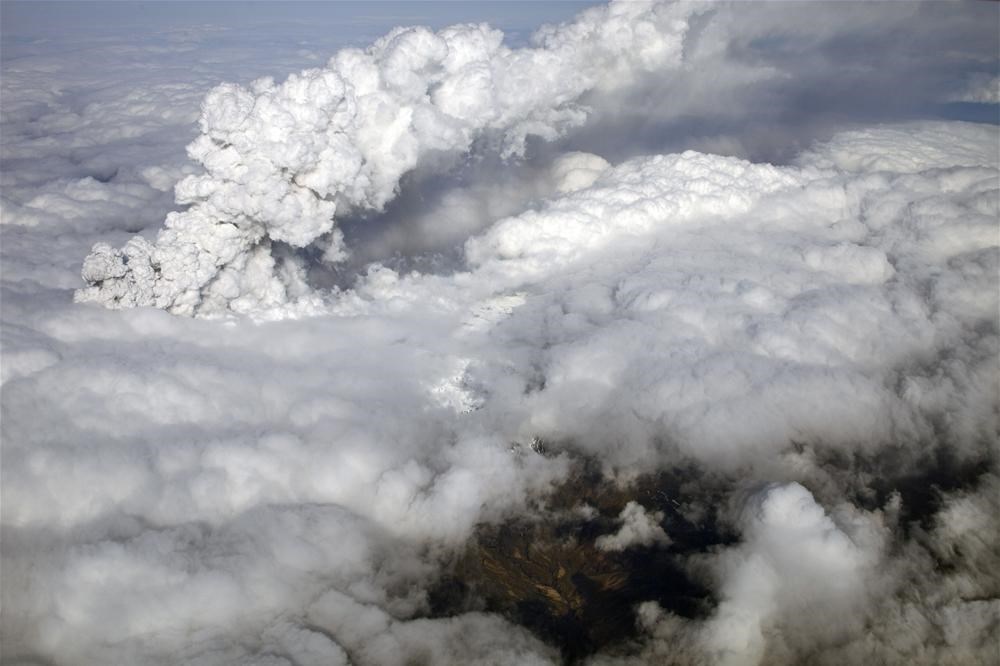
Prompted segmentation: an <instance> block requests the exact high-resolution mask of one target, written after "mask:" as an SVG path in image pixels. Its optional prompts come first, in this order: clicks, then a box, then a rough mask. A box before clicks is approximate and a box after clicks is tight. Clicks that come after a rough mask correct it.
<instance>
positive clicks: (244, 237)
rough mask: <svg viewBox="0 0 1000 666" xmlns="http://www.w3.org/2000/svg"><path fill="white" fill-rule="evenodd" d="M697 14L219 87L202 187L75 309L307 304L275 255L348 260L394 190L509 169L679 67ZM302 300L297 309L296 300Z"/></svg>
mask: <svg viewBox="0 0 1000 666" xmlns="http://www.w3.org/2000/svg"><path fill="white" fill-rule="evenodd" d="M695 11H697V9H696V8H693V7H691V6H687V5H683V4H678V5H674V4H671V5H664V4H655V3H650V2H617V3H613V4H611V5H609V6H607V7H600V8H594V9H591V10H588V11H586V12H584V13H582V14H581V15H580V16H579V17H578V18H577V19H576V20H574V21H572V22H570V23H567V24H563V25H560V26H557V27H551V28H548V29H543V30H542V31H541V32H539V34H538V35H536V37H535V41H536V46H535V47H534V48H526V49H516V50H512V49H510V48H508V47H506V46H504V44H503V34H502V33H501V32H499V31H497V30H493V29H491V28H489V27H488V26H487V25H485V24H480V25H458V26H453V27H449V28H445V29H444V30H441V31H440V32H437V33H434V32H431V31H430V30H428V29H426V28H419V27H418V28H398V29H395V30H393V31H392V32H390V33H389V34H387V35H386V36H384V37H382V38H381V39H379V40H378V41H376V42H375V43H374V44H373V45H372V46H371V47H369V48H368V49H367V50H364V51H361V50H358V49H345V50H343V51H340V52H339V53H337V54H336V55H335V56H334V57H333V58H331V60H330V62H329V63H328V65H327V67H326V68H324V69H313V70H307V71H303V72H301V73H300V74H298V75H292V76H290V77H289V78H288V79H287V80H286V81H285V82H283V83H280V84H278V83H275V82H274V81H273V80H272V79H270V78H264V79H260V80H258V81H255V82H254V83H253V84H251V86H250V87H249V88H243V87H241V86H238V85H233V84H223V85H220V86H218V87H217V88H216V89H214V90H213V91H212V92H211V93H209V95H208V96H207V97H206V99H205V101H204V103H203V106H202V116H201V129H202V132H203V133H202V135H201V136H200V137H199V138H198V139H196V140H195V141H194V142H193V143H192V144H191V145H190V146H189V147H188V153H189V154H190V156H191V158H192V159H194V160H196V161H197V162H199V163H200V164H201V165H203V166H204V168H205V173H204V174H202V175H197V176H190V177H188V178H185V179H184V180H182V181H181V182H180V183H178V185H177V188H176V195H177V202H178V203H180V204H189V205H190V208H188V209H187V210H185V211H183V212H179V213H171V214H170V215H168V217H167V220H166V228H165V229H164V230H163V231H162V232H161V233H160V235H159V237H158V238H157V240H156V243H155V244H150V243H149V242H147V241H146V240H145V239H143V238H141V237H136V238H133V239H132V240H131V241H129V242H128V243H127V244H126V245H125V247H124V248H122V249H120V250H118V249H114V248H111V247H110V246H108V245H106V244H98V245H95V246H94V248H93V251H92V253H91V255H90V256H89V257H87V259H86V261H85V262H84V266H83V272H82V274H83V278H84V280H85V281H86V282H87V283H88V285H89V286H88V287H86V288H85V289H82V290H80V291H79V292H78V293H77V295H76V298H77V300H78V301H97V302H99V303H103V304H104V305H107V306H109V307H130V306H143V305H152V306H155V307H159V308H164V309H167V310H169V311H171V312H174V313H177V314H186V315H192V314H195V313H200V314H212V313H218V312H220V311H224V310H226V309H227V308H229V309H232V310H235V311H241V312H243V311H248V310H252V309H255V308H261V307H264V308H268V307H277V306H281V305H283V304H286V303H288V302H289V301H292V300H296V299H300V298H302V299H303V300H302V301H301V302H302V304H303V306H304V307H308V306H309V305H310V304H313V303H315V297H312V299H310V298H309V297H307V294H308V291H309V290H308V289H307V287H306V285H305V283H304V281H303V275H302V267H301V266H300V265H298V264H297V263H296V261H295V259H294V258H291V257H286V258H276V257H275V256H274V254H273V253H272V251H271V248H272V241H281V242H283V243H287V244H289V245H292V246H294V247H306V246H309V245H312V244H317V245H320V246H321V247H322V248H323V250H324V256H325V258H326V259H327V260H330V261H337V260H341V259H343V258H345V257H346V253H347V249H346V248H345V246H344V242H343V237H342V234H341V232H340V231H339V230H338V229H337V227H336V218H338V217H340V216H342V215H343V214H344V213H346V212H348V211H356V210H375V211H378V210H381V209H382V208H383V207H384V206H385V204H386V203H387V202H388V201H390V200H391V199H392V198H393V197H394V196H395V195H396V193H397V191H398V188H399V183H400V179H401V178H402V177H403V176H404V175H405V174H406V173H408V172H410V171H411V170H413V169H414V168H415V167H417V166H418V165H421V164H425V163H432V162H441V161H447V160H448V159H449V156H454V155H456V154H462V153H466V152H468V151H469V150H470V149H471V148H472V147H473V146H474V144H476V142H482V143H483V144H485V145H488V146H490V147H492V148H495V149H496V150H499V151H500V153H501V155H503V156H505V157H513V156H519V155H522V154H523V153H524V149H525V141H526V140H527V139H528V137H539V138H540V139H543V140H546V141H550V140H553V139H555V138H558V137H560V136H562V135H563V134H564V133H565V132H566V131H567V130H568V129H569V128H572V127H575V126H578V125H580V124H582V123H583V122H584V120H585V119H586V117H587V109H586V108H585V107H583V106H581V105H580V104H579V99H580V97H581V96H582V95H583V94H584V93H586V92H587V91H589V90H592V89H595V88H599V89H609V88H615V87H618V86H621V85H624V84H626V83H627V82H628V81H629V80H630V79H631V78H633V77H634V76H635V75H637V74H641V73H643V72H650V71H665V70H669V69H671V68H675V67H677V66H678V65H679V63H680V60H681V52H682V45H683V39H684V35H685V33H686V31H687V27H688V23H687V21H686V18H687V17H688V16H689V15H690V14H692V13H693V12H695ZM303 297H304V298H303Z"/></svg>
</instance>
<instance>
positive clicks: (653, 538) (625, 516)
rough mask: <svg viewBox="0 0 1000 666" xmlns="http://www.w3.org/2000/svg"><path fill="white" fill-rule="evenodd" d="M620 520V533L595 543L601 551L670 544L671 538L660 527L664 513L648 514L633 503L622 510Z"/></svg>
mask: <svg viewBox="0 0 1000 666" xmlns="http://www.w3.org/2000/svg"><path fill="white" fill-rule="evenodd" d="M618 519H619V520H620V521H621V522H622V525H621V527H620V528H619V529H618V531H617V532H615V533H614V534H607V535H605V536H602V537H599V538H598V539H597V541H596V542H595V544H596V545H597V547H598V548H599V549H600V550H625V549H626V548H632V547H634V546H652V545H653V544H661V545H666V544H669V543H670V537H669V536H667V533H666V532H664V531H663V528H662V527H660V522H661V521H662V520H663V512H662V511H654V512H652V513H647V512H646V509H645V508H644V507H643V506H642V505H641V504H639V503H638V502H635V501H631V502H629V503H628V504H626V505H625V508H624V509H622V512H621V515H620V516H618Z"/></svg>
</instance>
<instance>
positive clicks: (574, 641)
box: [429, 445, 998, 664]
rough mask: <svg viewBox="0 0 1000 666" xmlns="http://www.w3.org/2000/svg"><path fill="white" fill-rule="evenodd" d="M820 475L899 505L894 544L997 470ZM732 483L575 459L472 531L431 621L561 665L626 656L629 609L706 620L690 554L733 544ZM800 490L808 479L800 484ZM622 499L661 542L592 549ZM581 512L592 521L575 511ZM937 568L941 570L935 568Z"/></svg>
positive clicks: (923, 466)
mask: <svg viewBox="0 0 1000 666" xmlns="http://www.w3.org/2000/svg"><path fill="white" fill-rule="evenodd" d="M817 453H818V455H819V456H820V457H821V459H822V458H824V457H825V458H826V459H825V460H824V462H823V464H824V465H826V466H828V468H829V470H830V472H831V474H833V475H835V476H845V477H847V478H852V479H856V480H858V482H857V483H856V484H854V486H855V487H852V488H850V489H849V490H850V492H851V493H852V494H853V495H852V496H851V497H850V499H851V501H853V502H854V503H855V504H856V505H858V506H861V507H863V508H865V509H868V510H873V509H876V508H879V507H882V506H885V505H886V503H887V502H888V501H889V500H890V497H891V496H892V495H893V494H898V495H899V497H900V500H901V501H900V506H901V510H900V525H901V527H902V530H901V531H900V532H901V533H900V534H897V535H896V538H897V539H902V540H908V539H909V538H911V531H912V529H918V528H919V527H924V528H926V527H927V526H928V525H930V523H931V520H932V518H933V517H934V515H935V514H936V513H937V512H938V511H939V510H940V509H941V508H942V505H943V499H944V493H947V492H954V491H958V490H963V489H970V490H971V489H975V488H976V487H977V486H978V485H979V483H980V479H981V477H982V476H983V475H984V474H986V473H988V472H989V471H990V470H991V469H994V468H995V467H996V466H997V462H998V461H997V460H995V459H994V457H995V456H994V455H993V454H992V453H991V452H990V449H989V448H988V447H987V448H986V449H984V453H983V454H982V456H981V457H977V458H975V459H964V460H960V459H957V458H956V457H955V456H954V455H953V454H951V453H950V449H949V448H948V447H946V446H943V445H942V446H938V447H937V448H935V449H933V450H932V452H931V453H930V454H928V455H927V456H926V457H925V458H924V459H923V460H922V461H921V462H920V463H919V464H918V465H917V466H913V465H910V466H902V465H900V464H899V461H898V460H896V458H895V457H894V456H893V455H892V454H886V453H881V454H879V455H877V456H875V457H870V456H863V455H855V456H844V455H842V454H836V453H835V452H829V451H823V450H819V451H818V452H817ZM745 485H746V479H745V478H742V477H741V476H739V475H732V476H729V477H720V476H717V475H711V476H710V475H707V474H705V472H703V471H702V470H701V469H700V468H699V467H697V466H696V465H694V464H690V465H685V466H678V467H675V468H671V469H665V470H661V471H659V472H657V473H654V474H645V475H642V476H640V477H638V478H636V479H635V480H634V482H632V483H631V484H630V485H628V486H627V487H622V486H619V485H617V484H615V483H613V482H612V481H609V480H608V479H607V478H606V477H604V476H603V475H602V474H601V472H600V468H599V464H598V463H597V461H595V460H592V459H589V460H581V461H579V462H578V463H577V466H576V471H575V473H574V474H572V475H571V477H570V478H569V480H568V481H566V482H565V483H563V484H561V485H560V486H558V487H557V488H555V489H554V490H553V492H552V493H551V494H550V495H549V496H548V497H545V498H542V499H540V500H538V501H537V503H536V505H535V506H533V507H531V510H530V511H529V512H528V513H527V514H523V515H518V516H514V517H511V518H509V519H507V520H506V521H504V522H502V523H499V524H483V525H480V526H479V527H478V528H477V530H476V533H475V535H474V536H473V538H472V539H471V540H470V541H469V543H468V544H467V546H466V548H465V549H464V551H463V552H461V553H460V554H459V556H458V557H457V559H456V560H455V561H454V562H453V563H452V564H451V566H450V567H449V570H448V572H447V573H446V575H444V576H443V577H442V578H441V579H440V580H439V581H438V583H437V584H436V586H435V587H434V588H433V589H432V590H430V594H429V597H430V604H431V613H430V614H431V616H432V617H447V616H451V615H456V614H459V613H464V612H468V611H473V610H480V611H488V612H495V613H499V614H501V615H503V616H504V617H506V618H507V619H509V620H511V621H513V622H515V623H517V624H520V625H522V626H524V627H527V628H528V629H529V630H531V631H532V632H533V633H535V634H536V635H537V636H538V637H539V638H541V639H542V640H544V641H545V642H547V643H549V644H550V645H553V646H555V647H557V648H558V649H559V650H560V652H561V654H562V656H563V661H564V663H566V664H575V663H579V662H580V661H582V660H583V659H585V658H586V657H588V656H590V655H593V654H595V653H597V652H601V651H608V650H610V651H612V652H626V653H627V652H628V651H629V645H630V641H631V640H632V639H636V638H638V634H639V629H638V626H637V616H636V608H637V606H638V605H639V604H640V603H642V602H646V601H655V602H657V603H658V604H659V605H660V607H661V608H663V609H665V610H667V611H669V612H671V613H673V614H675V615H678V616H681V617H685V618H690V619H707V618H708V617H709V616H710V615H711V614H712V613H713V611H714V610H715V607H716V606H717V604H718V599H717V598H716V597H715V595H714V594H713V592H712V591H711V590H710V589H709V588H708V587H707V585H706V583H705V582H704V581H702V580H699V578H700V576H699V575H698V573H697V572H696V571H693V570H692V569H693V568H692V567H691V566H690V563H689V558H691V556H693V555H698V554H704V553H710V552H712V551H714V550H717V549H720V548H725V547H727V546H731V545H734V544H736V543H737V542H738V541H739V534H738V532H737V530H736V529H735V527H734V526H733V525H731V524H729V523H728V521H727V519H726V517H725V515H724V514H725V511H726V508H725V507H726V506H727V503H728V502H730V498H731V497H732V496H733V494H734V493H736V492H739V491H740V490H741V489H742V490H745V489H746V488H745ZM806 485H807V486H808V485H809V484H808V482H806ZM630 501H635V502H638V503H639V504H641V505H642V506H643V507H644V508H645V509H646V510H647V512H648V513H650V514H652V513H654V512H662V513H663V516H664V518H663V520H662V521H661V522H660V526H661V527H662V528H663V529H664V531H665V532H666V533H667V534H668V535H669V537H670V543H669V544H668V545H665V546H664V545H654V546H647V547H631V548H628V549H626V550H624V551H622V552H614V551H605V550H601V549H599V548H598V547H597V545H596V541H597V539H598V537H600V536H603V535H607V534H613V533H615V532H616V531H617V529H618V527H619V526H620V521H619V520H618V517H619V515H620V514H621V512H622V510H623V509H624V508H625V506H626V504H628V503H629V502H630ZM583 506H589V507H592V508H593V509H595V510H596V513H593V512H592V513H591V517H589V518H588V517H586V516H585V515H584V513H582V512H581V511H580V509H581V507H583ZM941 565H942V566H947V563H942V564H941Z"/></svg>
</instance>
